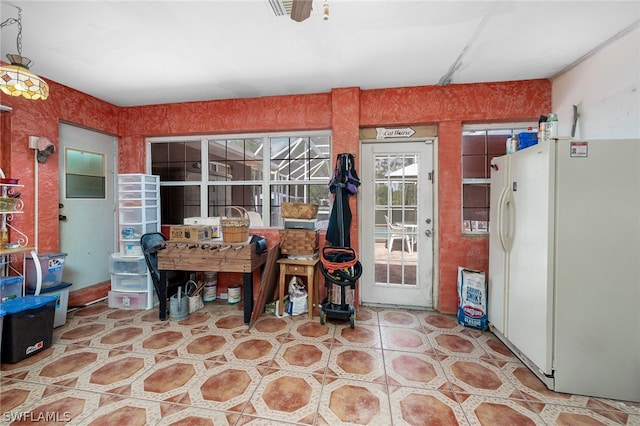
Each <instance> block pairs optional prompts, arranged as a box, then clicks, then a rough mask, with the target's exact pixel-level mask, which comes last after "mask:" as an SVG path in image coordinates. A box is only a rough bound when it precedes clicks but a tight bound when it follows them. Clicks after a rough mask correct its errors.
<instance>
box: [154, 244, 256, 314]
mask: <svg viewBox="0 0 640 426" xmlns="http://www.w3.org/2000/svg"><path fill="white" fill-rule="evenodd" d="M266 260H267V253H256V245H255V244H244V243H240V244H236V243H223V242H220V241H210V242H207V241H204V242H197V243H184V242H175V241H167V242H166V248H165V249H162V250H158V270H159V271H160V285H159V286H158V287H159V291H158V293H159V294H158V299H160V320H162V321H164V320H166V319H167V289H168V285H169V283H168V278H167V271H191V272H196V271H213V272H241V273H242V290H243V293H244V295H243V298H244V302H243V304H244V323H245V324H249V323H250V322H251V313H252V312H253V272H254V271H257V270H259V268H260V266H262V265H264V263H265V262H266ZM160 293H161V294H160Z"/></svg>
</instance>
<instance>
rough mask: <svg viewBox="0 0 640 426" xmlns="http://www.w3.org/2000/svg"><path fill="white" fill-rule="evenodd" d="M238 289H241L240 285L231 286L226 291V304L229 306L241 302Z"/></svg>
mask: <svg viewBox="0 0 640 426" xmlns="http://www.w3.org/2000/svg"><path fill="white" fill-rule="evenodd" d="M240 289H241V287H240V285H231V286H229V288H228V289H227V295H228V302H229V304H230V305H235V304H236V303H240V300H242V297H241V290H240Z"/></svg>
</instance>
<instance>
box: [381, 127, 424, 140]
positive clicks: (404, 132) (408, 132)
mask: <svg viewBox="0 0 640 426" xmlns="http://www.w3.org/2000/svg"><path fill="white" fill-rule="evenodd" d="M376 131H377V135H376V139H387V138H410V137H411V136H413V135H414V134H415V133H416V132H415V130H413V129H412V128H411V127H404V128H397V129H387V128H386V127H376Z"/></svg>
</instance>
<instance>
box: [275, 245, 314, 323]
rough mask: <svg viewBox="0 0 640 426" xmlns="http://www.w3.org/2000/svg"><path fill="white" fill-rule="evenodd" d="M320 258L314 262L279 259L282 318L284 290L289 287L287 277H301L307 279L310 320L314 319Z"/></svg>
mask: <svg viewBox="0 0 640 426" xmlns="http://www.w3.org/2000/svg"><path fill="white" fill-rule="evenodd" d="M319 261H320V259H319V258H315V259H312V260H293V259H288V258H286V257H283V258H281V259H278V264H280V279H279V280H278V297H279V300H280V303H279V306H278V315H280V316H282V314H283V312H284V289H285V287H287V281H286V276H287V275H299V276H300V275H301V276H306V277H307V301H308V303H309V319H313V302H314V301H315V299H316V297H315V292H316V291H317V290H318V286H317V283H314V281H316V273H317V268H316V266H317V265H318V262H319Z"/></svg>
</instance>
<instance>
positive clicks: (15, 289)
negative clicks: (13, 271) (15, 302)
mask: <svg viewBox="0 0 640 426" xmlns="http://www.w3.org/2000/svg"><path fill="white" fill-rule="evenodd" d="M23 282H24V278H22V277H19V276H15V277H0V302H5V301H7V300H11V299H15V298H16V297H20V296H22V283H23Z"/></svg>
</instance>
